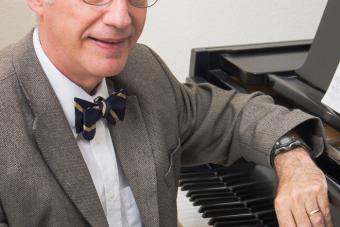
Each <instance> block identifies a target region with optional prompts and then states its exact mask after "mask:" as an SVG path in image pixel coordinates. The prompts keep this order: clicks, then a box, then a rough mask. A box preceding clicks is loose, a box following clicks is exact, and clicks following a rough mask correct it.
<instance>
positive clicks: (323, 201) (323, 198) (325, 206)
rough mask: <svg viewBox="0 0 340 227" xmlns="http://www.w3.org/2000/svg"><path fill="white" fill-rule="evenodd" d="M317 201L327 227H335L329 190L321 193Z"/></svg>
mask: <svg viewBox="0 0 340 227" xmlns="http://www.w3.org/2000/svg"><path fill="white" fill-rule="evenodd" d="M317 201H318V205H319V208H320V210H321V213H322V216H323V219H324V222H325V226H327V227H333V223H332V217H331V210H330V207H329V200H328V194H327V190H325V191H324V192H323V193H319V195H318V197H317Z"/></svg>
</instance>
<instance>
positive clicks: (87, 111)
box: [74, 89, 126, 140]
mask: <svg viewBox="0 0 340 227" xmlns="http://www.w3.org/2000/svg"><path fill="white" fill-rule="evenodd" d="M125 101H126V94H125V90H123V89H121V90H119V91H116V92H113V93H112V94H111V95H110V96H109V97H108V98H107V99H103V98H102V97H100V96H98V97H97V98H96V99H95V100H94V102H93V103H92V102H88V101H85V100H82V99H79V98H74V107H75V117H76V120H75V126H76V132H77V133H78V134H79V133H82V134H83V137H84V139H86V140H92V139H93V137H94V135H95V134H96V122H97V121H98V120H99V119H100V118H101V117H103V118H105V119H106V120H107V122H109V123H110V124H113V125H114V124H115V123H116V121H117V120H118V119H119V120H121V121H122V120H124V113H125Z"/></svg>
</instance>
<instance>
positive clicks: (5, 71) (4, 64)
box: [0, 45, 16, 81]
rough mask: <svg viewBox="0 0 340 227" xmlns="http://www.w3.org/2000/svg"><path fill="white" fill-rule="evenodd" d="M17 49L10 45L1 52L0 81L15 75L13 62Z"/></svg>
mask: <svg viewBox="0 0 340 227" xmlns="http://www.w3.org/2000/svg"><path fill="white" fill-rule="evenodd" d="M15 49H16V48H15V45H10V46H8V47H5V48H4V49H2V50H0V81H2V80H4V79H6V78H8V77H9V76H11V75H13V74H15V69H14V67H13V61H12V59H13V53H14V52H15Z"/></svg>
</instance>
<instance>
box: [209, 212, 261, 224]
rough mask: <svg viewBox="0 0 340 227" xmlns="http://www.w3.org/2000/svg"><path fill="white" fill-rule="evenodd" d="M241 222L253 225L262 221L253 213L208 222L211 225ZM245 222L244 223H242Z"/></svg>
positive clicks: (222, 217)
mask: <svg viewBox="0 0 340 227" xmlns="http://www.w3.org/2000/svg"><path fill="white" fill-rule="evenodd" d="M231 221H239V223H240V224H241V223H243V222H248V223H250V222H251V223H253V224H260V221H259V220H258V219H257V218H256V217H255V216H254V215H253V214H251V213H247V214H232V215H224V216H220V217H215V218H211V219H210V220H209V222H208V224H209V225H214V224H215V223H216V222H231ZM242 221H243V222H242Z"/></svg>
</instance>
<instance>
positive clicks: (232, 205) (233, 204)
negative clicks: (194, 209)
mask: <svg viewBox="0 0 340 227" xmlns="http://www.w3.org/2000/svg"><path fill="white" fill-rule="evenodd" d="M243 207H244V204H243V203H242V202H240V201H236V202H231V203H218V204H213V205H204V206H201V207H200V208H199V209H198V212H200V213H204V212H205V211H210V210H216V209H231V208H243Z"/></svg>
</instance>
